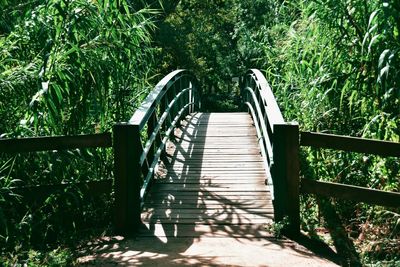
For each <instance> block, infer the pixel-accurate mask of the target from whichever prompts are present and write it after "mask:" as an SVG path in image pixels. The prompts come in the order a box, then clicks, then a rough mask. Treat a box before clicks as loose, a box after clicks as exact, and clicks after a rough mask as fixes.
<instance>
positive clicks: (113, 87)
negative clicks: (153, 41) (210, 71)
mask: <svg viewBox="0 0 400 267" xmlns="http://www.w3.org/2000/svg"><path fill="white" fill-rule="evenodd" d="M10 8H11V7H10ZM25 12H26V13H25V14H24V20H23V21H21V22H20V23H17V24H16V25H14V26H13V31H12V32H10V33H8V34H6V35H5V36H3V37H1V38H0V48H1V49H0V51H1V53H0V63H1V64H0V66H1V67H0V86H1V88H2V90H1V91H0V94H1V95H0V96H1V98H2V99H10V102H3V101H2V103H1V105H0V114H1V125H0V131H1V132H2V133H3V134H5V133H6V134H8V135H11V136H12V135H14V136H15V135H32V134H34V135H38V134H41V135H43V134H75V133H81V132H95V131H99V130H104V129H108V128H109V127H110V123H111V122H113V121H118V120H123V119H126V117H127V116H128V115H129V114H130V113H131V112H132V109H131V108H129V107H134V106H135V105H138V102H139V101H140V99H141V98H140V97H141V95H142V94H143V93H144V92H146V90H147V88H148V86H147V84H146V79H145V77H147V76H148V75H149V73H150V69H151V67H152V62H153V59H152V53H153V52H152V48H151V47H150V36H149V30H150V29H151V28H152V27H154V25H153V24H152V22H151V21H150V20H149V18H148V17H149V16H148V15H149V12H151V10H140V11H136V12H131V11H130V8H129V6H128V5H127V4H126V2H125V1H111V2H109V1H96V2H92V1H72V2H69V1H61V0H54V1H47V2H45V3H42V4H37V5H36V6H34V7H33V8H32V9H28V8H27V9H26V10H25ZM143 90H144V92H143ZM10 109H14V110H13V112H10V111H11V110H10ZM16 127H17V130H15V128H16Z"/></svg>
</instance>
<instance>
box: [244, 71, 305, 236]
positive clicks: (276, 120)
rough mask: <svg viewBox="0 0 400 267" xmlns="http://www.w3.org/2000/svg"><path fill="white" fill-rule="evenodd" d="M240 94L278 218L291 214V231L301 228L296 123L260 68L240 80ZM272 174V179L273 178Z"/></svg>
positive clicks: (296, 231)
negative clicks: (288, 118) (289, 120)
mask: <svg viewBox="0 0 400 267" xmlns="http://www.w3.org/2000/svg"><path fill="white" fill-rule="evenodd" d="M241 93H242V96H243V98H244V101H243V102H244V104H245V105H247V107H248V109H249V112H250V114H251V116H252V118H253V121H254V125H255V127H256V132H257V136H258V138H259V140H261V141H259V144H260V149H261V154H262V156H263V158H264V164H265V170H266V177H267V179H268V181H269V182H268V184H270V185H271V184H273V187H270V188H271V189H273V190H271V193H272V194H273V198H274V200H273V203H274V213H275V219H276V220H277V221H281V220H283V219H284V217H286V216H288V217H289V226H288V227H287V230H288V231H291V232H293V233H298V232H299V231H300V215H299V209H300V206H299V170H298V168H299V165H298V162H299V160H298V147H299V145H298V143H299V138H298V135H299V128H298V125H297V123H286V122H285V121H284V119H283V116H282V113H281V111H280V109H279V107H278V104H277V102H276V99H275V97H274V94H273V92H272V90H271V87H270V86H269V84H268V82H267V80H266V79H265V77H264V75H263V74H262V73H261V71H259V70H257V69H251V70H249V71H248V72H247V73H246V75H245V76H244V77H243V78H242V80H241ZM270 177H272V182H271V178H270Z"/></svg>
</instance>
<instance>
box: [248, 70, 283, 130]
mask: <svg viewBox="0 0 400 267" xmlns="http://www.w3.org/2000/svg"><path fill="white" fill-rule="evenodd" d="M247 74H248V75H253V78H254V80H255V81H256V83H257V87H258V88H259V90H260V95H261V98H262V102H263V103H262V104H263V105H264V106H265V107H266V113H267V116H268V120H269V121H270V124H282V123H284V122H285V120H284V119H283V116H282V113H281V110H280V109H279V106H278V103H277V102H276V99H275V96H274V93H273V92H272V89H271V86H270V85H269V83H268V82H267V80H266V79H265V77H264V75H263V74H262V72H261V71H260V70H258V69H250V70H249V71H248V73H247Z"/></svg>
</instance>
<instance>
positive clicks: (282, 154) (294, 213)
mask: <svg viewBox="0 0 400 267" xmlns="http://www.w3.org/2000/svg"><path fill="white" fill-rule="evenodd" d="M273 158H274V166H273V174H272V178H273V183H274V209H275V220H276V221H278V222H279V221H282V220H283V219H284V217H285V216H287V217H288V219H289V225H288V226H287V227H286V231H287V232H288V233H291V234H298V233H299V232H300V200H299V184H300V178H299V125H298V124H297V123H285V124H275V125H274V135H273Z"/></svg>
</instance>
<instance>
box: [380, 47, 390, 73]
mask: <svg viewBox="0 0 400 267" xmlns="http://www.w3.org/2000/svg"><path fill="white" fill-rule="evenodd" d="M389 52H390V49H385V50H383V52H382V53H381V55H380V56H379V62H378V67H379V68H381V67H382V65H383V61H384V60H385V58H386V55H387V53H389Z"/></svg>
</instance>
